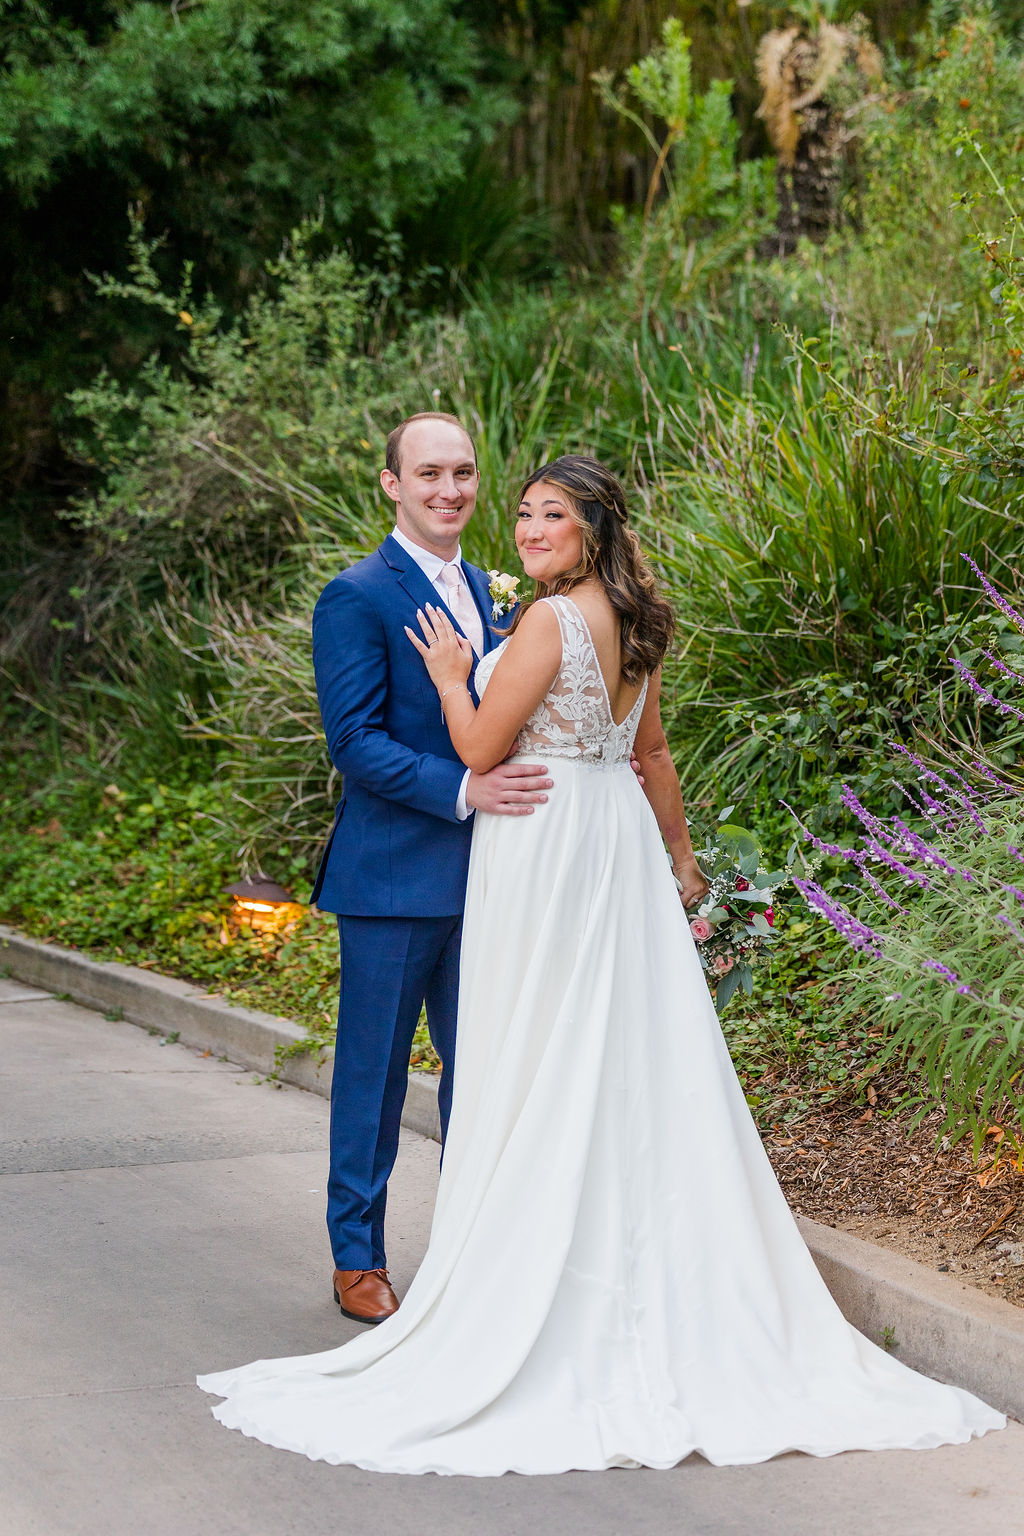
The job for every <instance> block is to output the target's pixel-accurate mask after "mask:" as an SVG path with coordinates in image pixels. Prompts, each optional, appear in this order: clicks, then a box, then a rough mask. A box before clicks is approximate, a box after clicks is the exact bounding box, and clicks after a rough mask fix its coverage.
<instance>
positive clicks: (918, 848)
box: [893, 816, 974, 880]
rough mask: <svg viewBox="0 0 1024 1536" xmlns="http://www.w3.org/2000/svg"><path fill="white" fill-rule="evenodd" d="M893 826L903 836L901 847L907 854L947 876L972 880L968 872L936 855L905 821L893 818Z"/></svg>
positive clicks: (940, 855)
mask: <svg viewBox="0 0 1024 1536" xmlns="http://www.w3.org/2000/svg"><path fill="white" fill-rule="evenodd" d="M893 824H894V825H895V826H897V827H898V828H899V830H900V831H901V832H902V834H903V847H904V849H905V851H906V852H907V853H912V854H914V855H915V857H916V858H919V859H921V860H922V861H923V862H924V863H925V864H931V865H933V866H934V867H935V868H936V869H941V870H944V871H945V873H946V874H947V875H959V876H960V878H961V880H973V879H974V876H973V875H972V874H971V872H970V870H967V869H958V868H957V866H956V865H955V864H951V863H950V862H949V860H948V859H945V858H943V856H942V854H941V853H937V852H936V851H935V849H934V848H932V847H931V845H930V844H929V843H926V842H925V840H924V838H923V837H921V836H919V835H918V833H916V832H913V831H912V830H911V829H910V827H908V826H907V824H906V822H905V821H900V820H899V819H898V818H897V817H895V816H894V817H893Z"/></svg>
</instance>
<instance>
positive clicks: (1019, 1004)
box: [797, 587, 1024, 1158]
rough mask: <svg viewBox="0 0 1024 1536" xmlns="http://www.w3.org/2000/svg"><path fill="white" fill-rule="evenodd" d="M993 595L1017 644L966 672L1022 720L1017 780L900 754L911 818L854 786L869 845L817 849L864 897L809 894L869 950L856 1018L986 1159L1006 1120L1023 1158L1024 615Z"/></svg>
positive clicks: (854, 1001) (862, 836)
mask: <svg viewBox="0 0 1024 1536" xmlns="http://www.w3.org/2000/svg"><path fill="white" fill-rule="evenodd" d="M989 591H990V594H991V596H992V598H993V600H994V602H995V604H996V606H997V607H998V608H999V609H1000V610H1001V612H1002V614H1003V615H1004V616H1005V617H1006V618H1008V619H1010V620H1011V622H1012V623H1013V625H1014V626H1015V629H1016V631H1017V634H1016V636H1015V638H1016V639H1017V641H1018V644H1017V645H1016V646H1015V647H1013V648H1011V649H1010V650H1009V653H1008V654H1007V652H1006V650H1005V649H1004V650H1003V651H1002V652H1000V651H996V650H988V649H985V650H984V651H983V652H982V653H981V656H982V658H983V660H984V663H985V669H984V672H983V673H982V676H981V677H980V678H979V676H978V675H977V672H976V671H975V670H974V669H972V668H970V667H968V666H967V665H966V664H965V663H964V662H962V661H956V660H954V665H955V667H956V669H957V671H958V672H959V674H960V676H961V678H962V679H963V681H964V683H965V685H966V686H967V687H968V688H969V689H970V690H971V691H972V692H973V693H974V694H976V695H978V696H979V697H980V698H981V700H982V702H983V703H984V705H985V706H986V707H988V708H992V709H994V710H996V711H998V712H999V713H1001V714H1002V715H1003V716H1004V717H1006V718H1007V719H1008V720H1009V721H1010V722H1011V726H1012V728H1013V731H1014V736H1015V743H1014V744H1015V746H1016V748H1017V752H1016V753H1015V754H1014V756H1015V758H1016V759H1017V760H1018V761H1017V766H1016V771H1014V769H1011V770H1010V777H1009V778H1008V777H1007V776H1006V775H1007V769H1006V768H1005V767H1004V766H1003V765H1002V764H1000V765H999V767H998V768H996V767H995V766H994V765H993V764H992V763H991V762H990V761H989V762H986V761H984V760H983V759H978V760H975V761H974V763H973V764H971V765H969V767H968V774H969V777H968V776H965V775H964V773H961V772H960V771H959V769H958V768H957V767H955V766H953V764H952V763H951V762H950V761H949V760H948V759H947V761H945V762H940V763H937V764H935V763H931V764H930V763H928V762H926V761H925V760H924V759H923V758H921V757H920V756H919V755H918V754H916V753H912V752H910V751H909V749H907V748H906V747H899V750H900V752H901V755H902V758H903V761H904V763H905V764H907V765H908V766H909V768H910V769H911V770H912V772H913V777H912V778H905V779H904V782H903V786H902V789H903V797H904V802H905V803H904V808H903V810H902V812H901V813H898V814H896V815H893V816H879V815H877V814H876V813H875V812H874V811H872V810H871V809H869V808H868V807H866V806H865V805H864V804H863V803H862V802H861V800H860V799H859V797H858V796H857V795H856V794H855V793H854V792H853V791H852V790H850V789H849V788H846V789H844V791H843V803H844V806H845V807H846V809H847V810H848V812H850V813H852V815H853V816H854V817H855V818H856V821H857V822H858V823H859V828H858V835H857V839H856V841H855V842H853V843H851V845H850V846H847V847H842V846H840V845H838V844H829V843H825V842H824V841H823V840H822V839H820V838H814V839H812V840H813V841H814V843H815V846H816V847H817V848H818V850H819V852H820V853H821V854H825V855H828V856H830V857H832V858H836V859H839V860H841V861H842V864H843V865H844V866H845V867H846V868H847V869H848V870H849V871H850V873H852V874H853V875H854V877H855V880H856V884H855V885H854V886H853V887H851V889H852V891H853V895H852V898H851V894H850V890H849V889H848V890H846V891H841V890H840V889H837V888H835V886H834V885H833V887H832V888H830V889H829V888H826V887H825V886H824V885H822V883H821V882H820V881H817V880H807V881H798V882H797V884H798V887H799V889H800V890H801V891H802V893H803V894H804V896H805V898H806V899H807V901H808V902H809V904H810V905H811V906H812V907H813V908H815V909H816V910H817V911H819V912H820V913H822V914H823V915H824V916H825V917H826V918H827V919H828V920H829V921H830V922H831V923H832V925H833V926H834V928H835V929H836V931H837V932H838V933H839V934H840V935H841V936H842V937H843V938H845V939H846V940H847V941H848V943H849V944H850V945H852V947H853V949H854V950H855V951H856V952H857V954H858V956H859V960H858V963H857V964H856V965H855V966H851V967H848V968H847V975H846V978H845V980H846V982H847V985H846V986H845V988H844V1002H843V1008H844V1010H845V1011H846V1012H847V1013H849V1012H850V1011H856V1012H860V1013H870V1014H871V1015H872V1016H873V1017H874V1018H876V1019H877V1020H878V1021H879V1022H880V1023H881V1024H882V1025H883V1026H884V1027H885V1029H886V1032H887V1044H886V1048H885V1052H884V1058H885V1057H894V1056H895V1057H898V1058H899V1059H900V1060H901V1061H903V1062H904V1063H905V1064H906V1065H907V1066H908V1067H909V1068H910V1069H911V1071H912V1072H913V1073H914V1074H916V1076H917V1078H918V1080H919V1081H920V1083H921V1085H922V1086H921V1092H920V1095H919V1099H920V1103H921V1106H922V1108H921V1114H922V1115H923V1114H925V1113H927V1112H928V1111H929V1110H930V1109H932V1108H933V1107H934V1106H935V1105H936V1104H939V1105H941V1106H942V1107H943V1108H944V1110H945V1122H944V1125H943V1127H942V1129H943V1131H944V1132H945V1133H946V1134H948V1135H949V1136H950V1138H951V1139H953V1140H955V1139H957V1138H958V1137H960V1136H963V1135H965V1134H967V1133H972V1134H973V1137H974V1149H975V1154H976V1155H977V1152H978V1150H979V1148H980V1146H981V1144H982V1142H983V1140H984V1138H985V1136H986V1133H987V1131H988V1130H989V1127H990V1126H991V1125H992V1123H993V1122H996V1124H997V1125H998V1127H999V1128H1000V1129H1001V1130H1003V1131H1005V1133H1006V1135H1007V1145H1008V1146H1009V1147H1012V1148H1013V1150H1014V1152H1015V1153H1016V1154H1018V1155H1019V1156H1020V1157H1021V1158H1024V1082H1022V1067H1024V889H1022V888H1021V887H1022V885H1024V786H1022V782H1021V779H1020V772H1019V751H1020V744H1021V742H1022V741H1024V708H1022V707H1021V704H1022V703H1024V673H1022V672H1021V671H1020V670H1019V667H1020V661H1019V656H1020V653H1021V651H1022V650H1024V618H1021V616H1020V615H1019V613H1018V612H1017V611H1016V610H1015V609H1014V608H1013V607H1012V605H1011V604H1010V603H1008V602H1007V600H1006V599H1005V598H1003V597H1001V596H1000V594H999V593H998V592H997V591H996V590H995V589H994V588H991V587H989ZM978 671H981V667H980V666H979V667H978ZM1008 695H1009V696H1008ZM943 745H946V746H947V748H948V745H949V744H948V743H944V744H943ZM884 1058H883V1059H884Z"/></svg>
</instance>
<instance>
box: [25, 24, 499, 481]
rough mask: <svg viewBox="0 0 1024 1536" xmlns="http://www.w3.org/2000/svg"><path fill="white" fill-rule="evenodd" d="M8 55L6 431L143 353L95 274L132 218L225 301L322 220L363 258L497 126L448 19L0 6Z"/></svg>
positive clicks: (494, 103)
mask: <svg viewBox="0 0 1024 1536" xmlns="http://www.w3.org/2000/svg"><path fill="white" fill-rule="evenodd" d="M0 56H2V60H3V62H2V65H0V149H2V152H3V154H2V164H0V177H2V185H3V211H2V212H0V238H2V241H3V245H4V249H5V254H6V266H7V281H6V285H5V286H6V292H4V293H3V295H2V296H0V337H2V338H3V339H2V341H0V373H2V374H4V375H6V376H7V378H8V380H9V381H11V383H12V385H13V399H12V401H11V405H12V407H13V409H14V415H15V419H16V420H17V418H18V416H19V409H18V408H19V406H20V407H21V408H22V410H23V411H24V412H27V413H28V415H29V416H32V415H33V413H35V412H37V405H36V402H35V396H36V394H37V393H38V392H39V391H43V392H46V393H51V394H52V393H56V392H58V391H60V390H62V389H63V388H66V387H68V385H69V384H70V383H71V382H76V383H77V382H80V381H81V378H82V377H83V375H86V374H87V373H88V372H90V371H91V370H92V367H93V366H94V365H95V361H96V360H97V359H98V357H104V358H105V359H106V360H107V361H108V362H109V363H110V364H112V365H113V366H114V367H118V366H122V367H123V366H126V365H129V364H132V363H133V362H135V361H137V360H138V359H139V358H140V357H142V356H144V355H145V354H146V352H147V351H148V349H149V344H150V342H151V339H152V334H153V333H152V330H151V329H150V327H149V323H148V316H147V315H146V313H145V312H144V311H140V312H138V314H136V315H135V317H134V318H135V321H136V323H137V328H136V327H134V326H132V325H131V324H129V325H128V326H127V327H126V326H125V325H124V320H123V317H122V326H121V328H120V329H118V330H117V331H115V330H113V329H112V327H111V325H110V322H109V320H108V319H107V318H106V312H105V311H104V310H103V309H102V307H101V306H99V305H97V304H96V303H95V302H94V299H93V294H92V289H91V286H90V284H89V282H88V278H87V275H86V274H87V273H88V272H89V271H92V272H101V271H114V272H117V271H123V270H124V251H125V246H126V237H127V234H128V218H129V208H130V207H131V206H132V205H137V206H138V207H139V208H140V209H141V210H142V212H143V214H144V216H145V219H146V223H147V226H148V228H149V229H150V230H152V231H153V232H154V233H155V234H158V235H160V236H161V237H162V239H163V241H164V245H165V251H166V259H167V262H168V270H170V271H176V270H177V269H179V268H180V265H181V262H182V260H183V259H185V257H186V256H187V257H189V258H190V259H194V260H195V262H196V278H197V283H198V284H199V286H200V287H201V288H202V287H204V286H206V285H208V284H209V285H212V287H213V288H214V289H215V290H216V291H217V292H218V293H219V295H220V296H221V297H222V298H223V299H228V300H231V299H235V300H237V297H238V295H239V294H240V293H244V292H245V291H246V290H247V289H248V288H250V287H251V285H252V284H253V282H254V281H255V280H257V279H258V277H259V275H260V272H261V268H262V264H263V262H264V261H265V260H266V259H267V258H268V257H272V256H274V255H275V254H276V253H277V251H278V250H279V248H280V244H281V241H282V239H283V238H284V237H286V236H287V234H288V232H289V230H290V229H291V228H292V226H293V225H294V224H296V223H297V222H298V221H299V220H300V219H301V218H302V217H304V216H306V215H308V214H311V213H315V212H316V211H317V210H318V209H319V210H321V212H322V227H323V232H324V236H325V239H326V240H334V239H337V238H339V237H345V238H347V239H354V240H356V241H357V242H361V243H362V244H363V246H364V247H365V245H366V244H367V243H368V242H370V241H372V240H373V238H375V237H374V234H373V232H374V231H386V230H388V229H391V228H393V227H395V225H396V224H398V223H399V222H401V220H402V219H408V218H409V217H410V216H413V215H415V214H417V213H420V212H422V210H424V209H425V208H426V207H428V206H429V205H430V204H431V202H432V201H433V199H435V197H436V196H437V195H438V194H439V193H440V191H441V190H442V189H443V188H445V187H446V186H448V185H450V184H451V183H452V182H453V181H454V180H455V179H457V177H458V175H459V173H460V170H461V168H462V166H463V163H464V161H465V158H466V156H467V154H468V153H469V152H470V150H471V148H472V147H473V145H474V143H478V142H480V141H481V140H483V139H486V138H487V136H488V134H489V133H490V131H491V130H492V129H493V127H494V125H495V123H496V122H497V121H498V120H499V119H500V118H501V116H502V115H503V113H504V111H505V110H506V108H505V104H504V103H503V100H502V98H501V96H500V95H499V94H498V93H497V92H496V91H495V90H493V89H492V88H490V87H488V86H486V85H484V84H482V83H481V80H480V67H479V50H478V46H477V42H476V38H475V35H474V34H473V33H472V31H471V30H470V29H469V28H468V27H467V25H466V24H465V23H464V22H463V21H462V20H461V19H460V18H459V16H458V14H457V8H456V6H455V5H454V4H453V3H452V0H373V3H372V4H368V3H366V0H195V3H192V4H182V3H180V0H174V3H172V4H158V3H156V0H129V3H114V0H84V3H80V4H68V3H60V0H55V3H45V0H6V3H4V4H0ZM9 451H11V450H10V445H9ZM22 453H24V445H22Z"/></svg>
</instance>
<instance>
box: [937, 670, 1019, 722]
mask: <svg viewBox="0 0 1024 1536" xmlns="http://www.w3.org/2000/svg"><path fill="white" fill-rule="evenodd" d="M951 659H952V662H953V665H954V667H955V668H956V670H957V671H958V672H959V674H960V676H961V677H962V678H963V680H964V682H965V683H966V684H967V686H968V687H969V688H971V689H972V690H973V691H974V692H975V693H976V694H977V695H978V698H979V699H981V700H982V701H983V702H984V703H985V704H991V705H992V707H993V708H994V709H998V711H999V713H1000V714H1001V715H1012V716H1013V717H1014V719H1015V720H1024V712H1022V711H1021V710H1019V709H1016V708H1015V707H1014V706H1013V705H1012V704H1007V703H1006V701H1005V700H1004V699H997V698H996V696H995V694H994V693H992V692H990V691H989V689H988V688H986V687H985V686H984V684H982V683H979V682H978V679H977V678H976V677H975V675H974V673H973V672H972V671H971V669H970V668H969V667H965V666H964V664H963V662H962V661H958V660H957V658H956V657H955V656H954V657H952V658H951Z"/></svg>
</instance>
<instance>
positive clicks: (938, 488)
mask: <svg viewBox="0 0 1024 1536" xmlns="http://www.w3.org/2000/svg"><path fill="white" fill-rule="evenodd" d="M787 372H788V378H786V376H785V373H783V372H782V370H781V369H780V370H774V369H773V370H772V372H771V373H768V372H767V371H766V370H760V371H755V370H754V368H753V367H752V369H751V376H750V382H749V384H748V387H747V388H746V389H744V390H742V392H740V391H730V390H726V389H723V388H721V387H716V386H714V385H712V386H708V387H705V388H704V389H703V391H702V392H701V396H700V399H699V404H698V407H697V409H696V410H694V409H692V408H691V407H689V406H688V405H687V404H685V403H684V404H677V402H676V401H675V400H674V399H673V398H672V394H671V393H670V392H668V391H666V393H665V394H663V395H658V394H657V393H655V391H654V390H653V389H652V390H651V398H650V403H649V411H650V415H651V417H652V418H653V419H654V420H655V421H656V424H657V429H656V432H654V433H652V436H653V437H654V444H653V445H652V449H651V452H650V454H649V456H648V463H647V464H645V465H642V466H640V468H641V472H642V476H643V479H642V483H641V494H642V498H643V513H642V531H643V532H644V533H645V535H646V537H647V539H648V542H649V543H650V544H651V545H652V546H653V547H654V548H655V549H656V551H657V559H658V564H659V566H660V569H661V571H662V573H663V575H664V578H665V581H666V585H667V589H668V592H669V595H670V597H671V598H672V599H673V601H674V604H675V606H676V608H677V611H678V612H679V613H680V615H681V616H682V617H683V625H684V626H685V638H684V642H683V644H682V646H681V647H680V652H679V654H678V655H677V656H676V657H675V658H673V660H672V662H671V664H670V670H669V675H670V684H669V687H668V688H667V690H666V692H667V695H668V698H669V699H670V701H671V703H670V710H671V716H672V721H673V735H674V739H675V740H676V741H679V742H682V741H685V742H686V743H687V755H686V758H685V760H684V761H685V767H686V771H687V772H688V774H689V775H694V774H699V775H707V774H710V775H712V776H717V777H718V778H719V779H720V781H722V782H723V784H724V785H725V786H726V789H725V792H726V793H729V794H730V795H732V794H737V793H743V792H747V793H749V792H750V791H751V790H752V789H753V787H754V785H755V784H756V783H760V784H761V785H763V787H764V788H765V789H767V790H769V791H770V792H773V793H774V794H776V795H777V794H783V793H788V792H792V791H794V790H795V786H798V785H799V786H800V792H801V793H802V794H804V795H806V793H807V788H808V785H809V783H810V781H811V780H816V781H818V782H819V783H821V784H822V787H823V788H825V789H827V782H825V781H824V780H823V778H822V776H823V775H824V776H826V778H827V776H830V775H833V774H836V773H847V774H848V773H850V772H858V773H875V774H876V775H877V771H878V769H879V767H880V758H879V754H878V750H877V744H878V742H879V740H880V739H881V737H882V736H884V735H885V734H886V731H887V730H891V729H893V728H896V729H898V730H901V731H904V732H908V733H910V734H913V733H915V732H918V731H920V732H923V733H924V734H925V735H928V734H931V733H933V732H934V731H935V730H936V729H937V728H938V724H939V721H940V719H943V718H946V717H947V715H949V714H952V717H953V718H954V719H955V720H956V721H957V727H956V729H957V731H958V734H959V735H960V737H961V739H963V740H964V741H974V740H976V739H978V737H979V733H981V732H982V731H983V725H982V721H981V718H980V717H979V713H978V711H977V710H976V709H965V708H963V694H964V689H963V688H962V686H961V685H960V684H959V683H958V682H957V681H956V679H954V680H953V682H952V683H951V684H950V683H946V684H944V686H943V688H942V690H941V691H940V692H939V693H938V694H936V693H935V692H934V685H935V683H936V681H937V680H938V679H939V677H940V676H942V674H943V673H944V672H945V660H944V659H945V655H946V652H947V651H948V649H949V646H950V645H951V644H954V645H957V646H959V647H960V648H962V649H968V648H969V647H970V645H971V644H972V643H974V642H973V639H972V636H973V631H972V628H971V624H970V622H969V610H970V607H971V601H970V600H968V601H965V597H964V593H963V591H962V587H961V583H960V580H959V578H958V576H957V575H956V565H957V553H958V551H959V550H960V549H976V548H982V547H984V548H987V549H988V550H989V551H990V552H991V554H992V556H993V558H996V559H998V557H999V555H1000V554H1003V555H1006V556H1010V555H1012V554H1013V553H1014V551H1015V550H1016V547H1017V529H1016V525H1015V523H1014V521H1013V520H1012V518H1010V517H1008V516H1007V500H1008V497H1007V495H1006V494H1005V493H1003V492H1001V491H1000V490H999V488H997V487H996V488H994V487H993V486H991V485H986V486H985V487H984V488H982V487H981V486H980V485H979V484H978V483H977V482H975V481H972V480H970V479H969V478H964V477H963V476H959V477H957V479H956V480H955V481H954V480H952V479H951V478H950V477H949V475H948V474H947V473H946V471H945V467H944V465H943V464H942V463H941V462H939V461H938V460H936V459H932V458H922V457H921V456H920V455H918V454H916V453H915V452H913V451H912V450H911V449H908V448H906V447H904V446H902V445H901V443H900V442H899V441H898V440H894V439H892V438H888V439H886V440H885V441H882V440H880V439H879V438H877V437H876V436H874V435H873V434H872V433H870V432H865V431H863V430H862V429H861V428H860V426H859V425H858V424H857V423H856V422H852V421H850V420H849V419H848V418H847V417H845V416H844V415H842V414H834V413H832V412H830V411H829V410H828V409H827V403H828V398H827V397H828V391H827V389H826V388H825V386H824V385H823V384H822V383H820V382H819V379H818V376H817V372H816V370H815V368H814V367H813V366H809V365H805V364H804V363H803V362H802V361H801V360H800V359H799V358H797V359H795V360H794V359H791V360H790V363H789V366H788V369H787ZM905 398H906V400H907V402H908V404H907V409H908V413H910V412H912V413H915V414H916V415H917V417H918V418H919V419H922V420H923V421H924V422H926V424H927V428H926V429H927V430H928V431H929V432H931V433H932V434H934V435H940V434H942V433H943V432H944V431H947V430H948V429H947V427H946V426H945V422H946V420H947V418H946V416H945V413H944V410H943V404H942V402H941V401H938V400H936V399H935V398H934V396H933V395H932V394H931V393H930V392H929V390H928V388H927V387H926V385H925V384H924V382H923V381H922V380H921V379H920V378H918V380H917V381H916V382H915V381H914V380H912V379H905ZM691 615H692V620H691V621H690V622H688V619H689V616H691ZM819 793H820V791H819Z"/></svg>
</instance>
